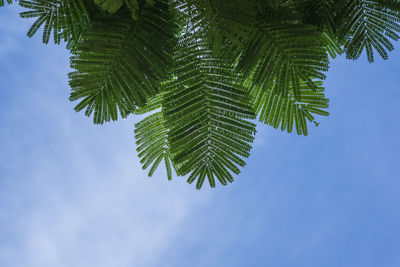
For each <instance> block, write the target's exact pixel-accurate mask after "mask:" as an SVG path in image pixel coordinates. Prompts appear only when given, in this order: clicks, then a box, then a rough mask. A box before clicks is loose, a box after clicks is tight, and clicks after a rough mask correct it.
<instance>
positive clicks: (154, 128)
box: [135, 93, 174, 180]
mask: <svg viewBox="0 0 400 267" xmlns="http://www.w3.org/2000/svg"><path fill="white" fill-rule="evenodd" d="M163 96H164V94H163V93H160V94H158V95H156V96H155V97H153V98H151V99H150V100H149V101H148V103H147V104H146V106H145V107H144V109H143V110H141V112H149V111H153V110H154V109H157V107H160V105H161V102H162V100H163ZM168 134H169V129H168V127H167V126H166V120H165V117H164V114H163V112H162V111H161V110H160V111H158V112H156V113H154V114H151V115H149V116H147V117H146V118H144V119H143V120H141V121H140V122H139V123H137V124H135V138H136V145H137V151H138V156H139V158H140V162H141V164H142V167H143V169H146V168H148V167H150V165H151V168H150V171H149V177H151V176H152V175H153V174H154V172H155V170H156V169H157V167H158V165H159V164H160V163H161V161H164V164H165V168H166V172H167V177H168V180H172V169H174V164H173V162H172V157H171V152H170V146H169V142H168Z"/></svg>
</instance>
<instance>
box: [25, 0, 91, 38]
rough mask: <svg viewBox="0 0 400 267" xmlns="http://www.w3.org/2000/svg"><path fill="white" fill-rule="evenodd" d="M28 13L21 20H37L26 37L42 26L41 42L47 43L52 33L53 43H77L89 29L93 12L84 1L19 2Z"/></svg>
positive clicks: (88, 3)
mask: <svg viewBox="0 0 400 267" xmlns="http://www.w3.org/2000/svg"><path fill="white" fill-rule="evenodd" d="M19 5H20V6H21V7H24V8H26V9H29V10H28V11H25V12H22V13H21V14H20V16H21V17H22V18H37V19H36V21H35V22H34V23H33V25H32V26H31V28H30V29H29V31H28V33H27V35H28V36H29V37H32V36H33V35H34V34H35V33H36V32H37V31H38V30H39V28H40V27H41V26H42V25H44V26H43V38H42V39H43V42H44V43H48V42H49V40H50V35H51V33H53V37H54V42H55V43H57V44H58V43H60V41H61V40H65V41H69V40H73V41H77V40H78V39H79V38H80V36H81V34H82V33H83V32H84V31H86V30H87V29H88V28H89V27H90V17H91V16H90V11H93V10H94V6H93V5H92V3H91V1H86V0H30V1H24V0H21V1H19Z"/></svg>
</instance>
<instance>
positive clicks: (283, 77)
mask: <svg viewBox="0 0 400 267" xmlns="http://www.w3.org/2000/svg"><path fill="white" fill-rule="evenodd" d="M239 68H240V69H241V70H243V71H244V72H245V73H247V74H250V73H252V82H253V84H254V85H255V86H260V87H261V88H266V87H270V86H272V84H274V86H275V87H276V89H277V90H278V91H279V92H280V93H282V94H287V93H288V92H289V91H290V93H291V94H292V95H293V96H294V97H295V98H296V99H300V98H301V91H300V87H299V84H300V82H301V81H304V82H305V83H306V84H307V85H308V86H309V87H310V88H312V89H314V90H316V89H317V87H318V86H317V85H316V84H315V82H314V80H315V79H324V78H325V74H324V72H325V71H327V70H328V57H327V54H326V50H325V48H324V45H323V44H321V41H320V37H319V34H318V33H317V32H316V29H315V27H314V26H312V25H301V24H299V25H297V24H283V25H282V24H266V25H263V26H260V28H259V30H258V31H255V32H254V36H253V38H252V41H251V42H249V44H248V45H247V47H246V49H245V51H244V53H243V54H242V56H241V58H240V61H239ZM290 84H291V85H292V86H289V85H290Z"/></svg>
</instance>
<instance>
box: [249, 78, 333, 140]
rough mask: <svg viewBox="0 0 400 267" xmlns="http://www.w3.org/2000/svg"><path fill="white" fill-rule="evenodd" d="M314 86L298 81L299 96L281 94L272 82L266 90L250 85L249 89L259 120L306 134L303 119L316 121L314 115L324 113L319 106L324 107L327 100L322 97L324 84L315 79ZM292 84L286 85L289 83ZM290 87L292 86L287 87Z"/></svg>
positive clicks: (326, 113) (305, 124)
mask: <svg viewBox="0 0 400 267" xmlns="http://www.w3.org/2000/svg"><path fill="white" fill-rule="evenodd" d="M316 84H317V85H318V87H317V89H310V87H309V86H308V85H307V84H306V83H304V82H301V83H300V84H299V85H298V86H299V90H300V94H301V100H297V99H296V98H294V96H293V95H291V94H288V95H286V96H285V95H283V94H282V93H280V92H279V90H278V89H277V87H276V86H275V84H274V85H272V86H271V87H270V88H269V89H268V90H265V89H264V88H260V87H257V86H256V87H254V88H253V90H252V96H253V106H254V108H255V110H256V112H257V114H258V115H259V120H260V121H261V122H263V123H265V124H268V125H271V126H272V127H274V128H276V129H277V128H279V127H280V128H281V130H282V131H287V132H289V133H291V132H292V130H293V127H294V126H295V127H296V131H297V134H299V135H308V129H307V121H309V122H314V123H315V125H318V123H317V122H316V121H315V120H314V115H322V116H328V115H329V113H328V112H327V111H325V110H323V109H326V108H328V105H329V100H328V99H327V98H325V95H324V88H323V87H322V86H321V85H322V83H321V82H316ZM291 86H292V85H289V87H291ZM289 91H292V90H289Z"/></svg>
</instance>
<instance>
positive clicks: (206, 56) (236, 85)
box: [163, 34, 255, 189]
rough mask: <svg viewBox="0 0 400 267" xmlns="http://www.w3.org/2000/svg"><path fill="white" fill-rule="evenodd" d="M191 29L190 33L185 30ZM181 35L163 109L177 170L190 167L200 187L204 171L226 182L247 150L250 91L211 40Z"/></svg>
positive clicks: (181, 172)
mask: <svg viewBox="0 0 400 267" xmlns="http://www.w3.org/2000/svg"><path fill="white" fill-rule="evenodd" d="M189 35H190V34H189ZM198 38H199V37H198V36H191V37H184V38H183V39H182V40H181V42H180V46H179V49H178V51H177V52H176V58H175V60H176V68H175V72H174V75H175V79H173V80H172V81H171V82H170V84H169V85H168V86H167V88H170V89H169V90H168V93H167V94H166V96H165V98H164V101H163V112H164V114H165V118H166V121H167V127H168V128H169V129H170V132H169V144H170V148H171V153H172V157H173V161H174V162H175V164H176V166H177V173H178V175H187V174H189V173H190V175H189V178H188V182H189V183H193V182H194V181H196V180H197V183H196V188H197V189H200V188H201V187H202V185H203V183H204V180H205V178H206V177H207V179H208V181H209V183H210V186H211V187H215V179H217V180H219V181H220V183H221V184H223V185H226V184H227V183H228V182H232V181H233V177H232V174H231V172H232V173H235V174H239V172H240V169H239V168H238V167H243V166H244V165H245V161H244V160H243V159H242V158H246V157H248V156H249V151H250V149H251V145H250V143H251V142H252V141H253V138H254V137H253V135H254V133H255V124H254V123H252V122H250V121H249V119H254V118H255V115H254V113H253V111H252V108H251V106H250V97H249V95H248V92H247V90H246V89H245V88H243V87H242V86H241V84H242V82H241V80H240V79H239V77H238V75H237V74H235V72H234V69H233V67H232V66H231V65H230V64H226V62H225V61H223V60H221V59H219V58H217V57H215V55H214V54H213V53H212V49H211V48H212V44H209V43H208V42H207V41H205V40H204V39H203V40H201V39H198Z"/></svg>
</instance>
